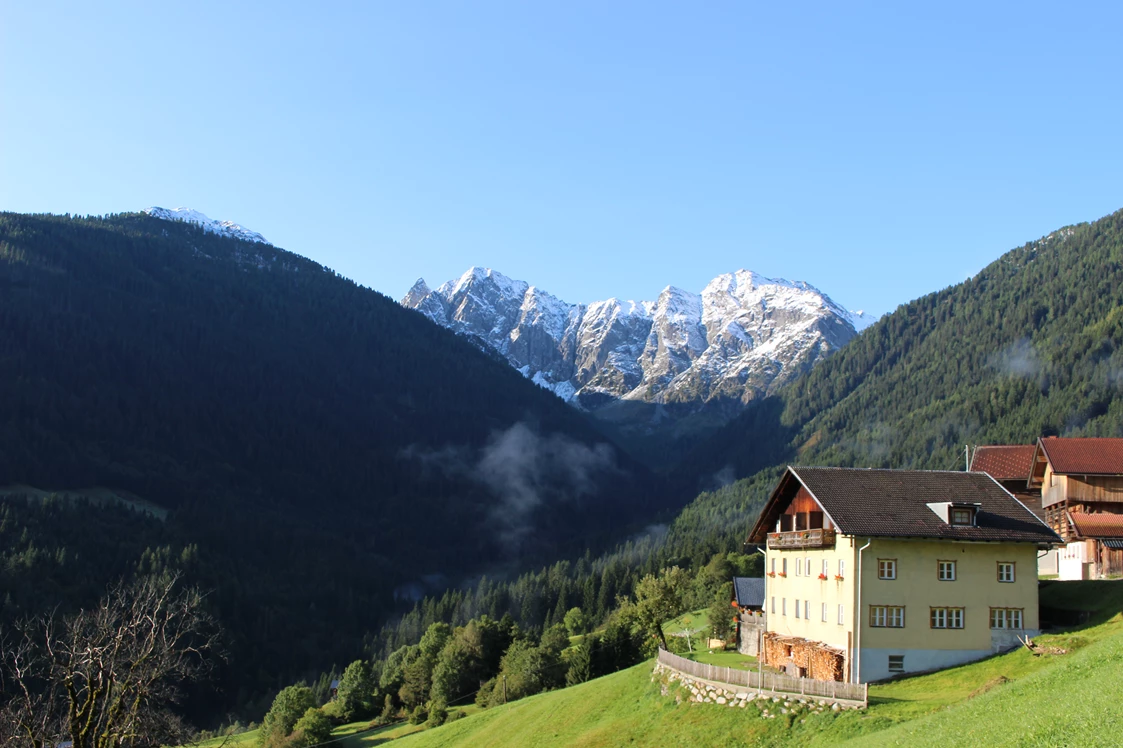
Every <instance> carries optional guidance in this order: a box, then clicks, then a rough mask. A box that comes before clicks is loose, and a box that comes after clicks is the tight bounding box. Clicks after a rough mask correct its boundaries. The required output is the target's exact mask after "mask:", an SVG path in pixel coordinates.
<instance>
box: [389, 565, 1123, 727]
mask: <svg viewBox="0 0 1123 748" xmlns="http://www.w3.org/2000/svg"><path fill="white" fill-rule="evenodd" d="M1041 598H1042V603H1043V604H1044V605H1048V606H1053V607H1060V608H1071V609H1076V610H1089V611H1093V612H1094V616H1093V618H1092V621H1091V622H1090V624H1089V625H1088V626H1086V627H1084V628H1082V629H1079V630H1071V631H1066V632H1061V633H1055V634H1048V635H1043V636H1040V637H1038V638H1037V639H1036V640H1035V643H1036V644H1037V647H1038V652H1039V653H1040V654H1037V655H1035V654H1034V653H1031V652H1030V651H1028V650H1026V649H1024V648H1022V649H1018V650H1015V651H1012V652H1008V653H1006V654H1004V655H1001V656H998V657H992V658H989V659H987V660H983V661H980V662H976V663H972V664H969V665H964V666H961V667H957V668H952V669H949V670H944V671H941V672H939V673H933V674H930V675H923V676H915V677H912V678H904V679H901V680H898V681H894V682H889V683H884V684H880V685H875V686H871V688H870V701H871V703H870V708H869V709H868V710H867V711H865V712H859V711H849V712H842V713H837V714H836V713H831V712H825V713H813V712H811V713H809V712H807V711H806V710H800V711H799V712H798V713H794V714H793V713H790V712H789V713H788V714H775V716H773V717H771V718H762V717H761V714H760V712H759V710H758V708H757V707H756V706H752V705H750V706H749V707H747V708H744V709H738V708H729V707H726V706H717V705H710V704H695V703H689V702H686V701H682V703H676V699H675V698H674V696H675V688H674V687H673V686H672V687H671V688H670V689H669V691H668V694H667V695H663V694H662V693H661V691H662V684H661V683H660V682H658V681H653V680H652V663H651V662H647V663H644V664H641V665H637V666H635V667H633V668H630V669H628V670H624V671H621V672H619V673H615V674H613V675H609V676H605V677H603V678H598V679H597V680H594V681H590V682H589V683H585V684H583V685H581V686H577V687H574V688H568V689H563V690H560V691H554V692H551V693H546V694H540V695H538V696H532V697H530V698H527V699H523V700H522V701H518V702H514V703H512V704H508V705H506V706H502V707H498V708H495V709H489V710H486V711H483V712H480V713H478V714H476V715H474V716H472V717H469V718H467V719H463V720H459V721H457V722H454V723H452V724H449V725H445V726H444V727H440V728H437V729H434V730H426V731H423V732H420V733H417V734H415V735H410V736H408V737H405V738H404V739H402V741H401V745H402V748H425V747H427V746H458V745H471V746H487V747H490V746H494V747H495V748H501V747H506V746H511V747H512V748H513V747H515V746H526V745H535V746H587V747H588V748H595V747H599V746H618V745H634V746H669V745H692V746H709V745H715V746H717V745H720V746H736V745H745V746H749V745H754V746H755V745H763V746H786V745H837V744H840V743H842V744H846V745H855V746H864V745H872V746H883V745H884V746H890V745H910V746H913V745H920V746H923V745H964V746H966V745H980V744H990V745H1009V746H1015V745H1017V746H1026V745H1043V746H1044V745H1049V746H1053V745H1081V746H1084V745H1118V744H1119V739H1118V736H1119V735H1121V734H1123V710H1121V709H1119V708H1118V696H1117V695H1118V694H1119V693H1123V615H1121V614H1120V612H1119V611H1121V610H1123V582H1082V583H1052V584H1048V585H1045V586H1044V587H1043V588H1042V593H1041ZM727 654H729V653H727ZM722 664H724V663H722ZM774 706H775V707H776V709H778V708H779V707H780V706H781V705H774Z"/></svg>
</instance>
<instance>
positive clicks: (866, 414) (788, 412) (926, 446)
mask: <svg viewBox="0 0 1123 748" xmlns="http://www.w3.org/2000/svg"><path fill="white" fill-rule="evenodd" d="M1121 371H1123V211H1120V212H1116V213H1114V214H1112V215H1110V216H1107V217H1105V218H1103V219H1101V220H1098V221H1095V222H1093V223H1088V224H1080V225H1078V226H1071V227H1067V228H1064V229H1061V230H1058V231H1056V232H1054V233H1052V234H1050V235H1049V236H1047V237H1045V238H1043V239H1040V240H1038V241H1034V242H1030V243H1028V244H1026V245H1025V246H1024V247H1021V248H1019V249H1015V250H1013V251H1011V252H1008V253H1006V254H1005V255H1003V256H1002V257H1000V258H999V259H998V260H996V261H995V262H993V263H991V264H990V265H988V266H987V267H986V268H985V269H983V270H982V271H981V272H979V274H978V275H976V276H975V277H973V278H971V279H969V280H967V281H965V282H963V283H961V284H959V285H956V286H952V287H950V288H947V289H944V290H942V291H939V292H936V293H932V294H929V295H928V296H925V297H923V298H920V299H917V300H916V301H913V302H911V303H909V304H906V305H903V306H901V307H900V308H898V309H897V310H896V311H895V312H894V313H892V314H890V315H887V316H886V317H884V318H882V319H881V321H880V322H878V323H877V324H876V325H874V326H873V327H871V328H869V329H868V330H866V331H865V332H864V333H863V334H862V335H860V336H859V337H857V338H855V339H854V340H853V341H852V342H851V343H850V344H849V345H847V346H846V347H845V348H843V349H842V350H841V351H839V353H838V354H836V355H834V356H832V357H830V358H829V359H827V360H826V361H824V362H823V363H822V364H821V365H820V366H817V367H815V368H814V369H813V370H812V371H811V372H809V373H808V374H807V376H805V377H802V378H800V379H798V380H796V381H795V382H793V383H791V384H790V385H788V386H786V387H784V388H782V389H781V390H779V391H778V392H777V393H776V394H775V395H774V396H773V397H770V398H766V399H764V400H761V401H758V402H756V403H753V404H751V405H750V407H749V409H748V410H747V412H746V413H745V414H744V415H742V416H741V417H739V418H738V419H737V420H735V421H733V422H731V423H730V424H729V425H728V426H726V427H724V428H723V429H722V430H721V431H719V432H718V433H717V434H716V435H715V436H714V437H713V438H712V439H708V440H706V441H704V442H703V443H701V444H699V445H698V446H697V448H696V449H695V450H694V451H693V452H692V453H691V454H690V455H689V456H687V458H686V459H684V460H683V462H682V467H681V468H680V470H679V479H680V481H681V482H682V485H683V486H695V487H697V488H699V489H705V488H707V487H710V486H712V485H713V484H714V476H715V475H732V476H735V477H741V478H746V477H747V479H746V480H742V481H740V482H739V483H737V484H734V485H732V486H730V487H728V488H726V489H723V490H719V491H713V492H711V493H703V494H702V495H701V496H700V497H699V498H698V499H697V500H696V501H695V502H694V504H692V505H691V506H690V507H688V508H687V509H686V510H685V511H684V512H683V514H682V515H681V516H680V517H679V519H678V520H677V521H676V523H675V531H676V532H672V536H673V537H674V536H676V534H677V537H678V538H679V542H683V543H692V542H701V541H703V540H707V539H708V540H709V541H712V542H713V543H714V544H715V547H717V546H728V544H730V543H740V542H741V541H742V540H743V534H744V533H745V531H746V528H747V526H748V524H751V519H752V517H753V515H754V513H755V511H756V509H757V508H759V506H760V505H761V503H762V502H763V500H764V499H765V498H766V496H767V492H768V491H769V490H770V489H771V488H772V486H773V485H774V483H775V480H776V478H777V476H778V475H779V471H780V469H782V467H783V466H784V465H786V464H803V465H840V466H855V467H892V468H930V469H958V468H961V467H962V466H963V447H964V445H965V444H987V443H1031V442H1033V440H1035V439H1036V438H1037V437H1038V436H1040V435H1042V434H1046V433H1059V434H1063V435H1073V436H1118V435H1121V434H1123V398H1121V397H1120V393H1121V389H1120V386H1121V382H1123V380H1121V379H1120V376H1119V373H1120V372H1121ZM719 538H720V540H718V539H719Z"/></svg>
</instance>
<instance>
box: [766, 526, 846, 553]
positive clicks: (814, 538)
mask: <svg viewBox="0 0 1123 748" xmlns="http://www.w3.org/2000/svg"><path fill="white" fill-rule="evenodd" d="M834 535H835V532H834V530H824V529H818V530H794V531H792V532H770V533H768V547H769V548H771V549H775V550H786V549H790V548H833V547H834Z"/></svg>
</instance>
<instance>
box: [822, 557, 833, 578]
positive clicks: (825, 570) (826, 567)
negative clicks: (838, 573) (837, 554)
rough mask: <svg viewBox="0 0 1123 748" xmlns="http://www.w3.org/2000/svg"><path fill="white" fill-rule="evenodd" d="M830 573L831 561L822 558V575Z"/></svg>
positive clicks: (825, 575)
mask: <svg viewBox="0 0 1123 748" xmlns="http://www.w3.org/2000/svg"><path fill="white" fill-rule="evenodd" d="M830 573H831V562H830V561H828V560H826V559H825V558H824V559H823V576H824V577H827V576H830Z"/></svg>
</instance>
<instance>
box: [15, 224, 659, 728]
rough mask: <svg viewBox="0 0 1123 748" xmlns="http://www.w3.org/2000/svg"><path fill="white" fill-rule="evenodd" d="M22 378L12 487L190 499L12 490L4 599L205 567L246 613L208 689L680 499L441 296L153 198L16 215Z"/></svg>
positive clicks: (272, 681) (288, 662) (618, 529)
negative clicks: (341, 266) (356, 277)
mask: <svg viewBox="0 0 1123 748" xmlns="http://www.w3.org/2000/svg"><path fill="white" fill-rule="evenodd" d="M0 381H2V382H3V383H4V384H3V387H2V388H0V488H3V487H11V486H15V485H18V484H26V485H30V486H34V487H35V488H38V489H45V490H47V491H52V490H57V491H62V490H71V491H79V492H80V491H81V490H82V489H88V488H92V487H108V488H110V489H115V490H121V491H127V492H130V493H131V494H135V495H136V496H139V497H141V498H142V499H143V500H145V501H147V502H151V503H153V504H156V505H158V506H160V507H163V508H164V509H166V510H168V511H167V518H166V520H164V521H160V520H157V519H154V518H152V517H149V516H146V515H143V514H139V513H136V512H132V511H129V510H127V509H125V508H122V507H113V506H95V505H93V504H89V503H86V502H82V501H71V500H61V499H60V500H55V501H49V502H47V503H46V504H44V503H43V502H42V501H41V500H33V501H31V502H28V501H27V500H21V499H20V498H19V497H18V496H19V494H18V491H16V492H15V493H11V492H10V495H9V500H8V501H6V502H5V503H4V504H2V505H0V509H2V511H3V512H4V513H3V515H0V536H2V538H3V544H2V545H0V554H2V556H3V558H2V561H3V566H2V567H0V589H2V593H0V599H2V600H3V609H2V610H0V615H2V616H3V617H4V618H6V619H11V618H13V617H15V616H18V615H22V614H25V613H29V612H35V611H37V610H43V609H47V608H50V607H53V606H55V605H58V604H61V605H63V606H64V607H74V606H80V605H84V604H87V603H89V602H90V601H92V600H95V599H96V598H97V596H98V595H100V594H101V593H103V592H104V588H105V585H106V584H107V583H108V582H110V581H112V580H113V579H114V578H116V577H119V576H127V575H130V574H134V573H137V572H141V573H147V572H151V571H160V570H162V569H165V568H169V567H175V568H184V569H185V571H186V572H187V574H188V576H187V581H188V582H190V583H192V584H197V585H199V586H200V587H202V588H203V589H206V590H211V591H212V592H211V593H210V598H209V600H210V604H211V605H212V606H213V608H214V610H215V612H216V613H217V615H218V617H219V619H220V620H221V622H222V624H223V626H224V628H225V630H226V641H225V644H226V650H227V654H228V661H227V663H226V665H225V667H224V669H223V670H222V672H221V673H220V678H219V681H218V682H217V683H216V684H214V687H215V689H216V690H215V694H216V700H214V701H213V703H209V704H208V707H214V708H223V709H225V708H232V707H234V706H235V705H238V704H245V703H248V702H251V701H253V700H254V699H255V698H271V695H272V692H273V691H275V690H276V687H277V684H279V683H283V682H285V681H286V680H287V679H288V678H291V677H292V675H294V674H298V673H302V672H309V671H312V670H314V669H315V668H318V667H322V666H323V663H325V662H331V661H333V660H335V659H337V658H338V659H340V660H342V659H344V658H347V659H350V658H351V657H352V656H353V654H354V652H355V651H357V650H359V649H360V648H361V639H362V637H363V635H364V633H365V632H369V631H372V630H376V629H377V628H378V627H379V626H380V625H381V624H382V622H383V621H384V620H386V618H387V617H388V616H390V615H392V614H393V613H394V611H395V610H398V609H400V607H401V605H402V604H403V602H404V603H405V604H406V605H408V604H409V602H410V600H411V599H412V597H413V596H415V595H417V594H418V593H420V592H423V591H425V590H439V589H442V588H444V587H445V586H448V585H450V584H451V585H455V584H459V583H460V582H461V581H462V580H464V579H465V578H471V577H473V576H477V575H479V574H481V573H484V572H491V573H496V572H507V571H510V570H515V571H517V570H518V569H520V568H531V567H532V566H534V565H538V564H543V563H546V562H549V561H551V560H553V559H555V558H558V557H564V556H566V555H573V556H576V555H579V554H580V553H582V552H583V551H585V550H586V549H588V548H593V549H604V548H608V547H611V544H612V543H613V542H616V541H617V540H619V539H620V538H621V537H624V536H625V534H626V533H627V532H630V531H631V528H632V527H633V526H642V521H643V519H644V518H645V517H648V516H650V515H653V514H655V513H657V512H659V511H660V510H662V509H665V508H666V507H668V506H669V500H670V499H669V496H668V494H667V492H666V491H664V490H663V489H662V488H661V487H660V485H658V484H657V483H656V482H655V481H654V480H653V479H652V478H651V477H650V476H649V474H648V473H647V471H646V470H645V469H644V468H642V467H640V466H639V465H638V464H637V463H635V462H634V461H632V460H631V459H630V458H629V457H628V456H627V455H626V454H625V453H623V452H621V451H620V450H618V449H617V448H615V447H614V446H613V445H612V444H611V443H610V442H608V441H607V440H606V439H605V438H604V437H603V436H602V435H601V434H599V433H598V432H597V431H595V430H594V429H593V427H592V426H591V425H589V424H588V423H587V421H586V420H585V419H584V418H583V417H582V416H581V415H580V414H579V413H577V412H576V411H574V410H573V409H571V408H569V407H568V406H566V405H565V404H564V403H563V402H562V401H560V400H558V399H557V398H555V397H554V396H553V395H551V394H549V393H547V392H545V391H544V390H542V389H540V388H538V387H537V386H535V385H534V384H532V383H531V382H529V381H527V380H526V379H524V378H523V377H522V376H521V375H519V374H518V373H517V372H515V371H513V370H511V369H510V367H508V366H507V365H506V364H505V363H503V362H501V361H499V360H496V359H495V358H493V357H491V356H489V355H487V354H485V353H483V352H481V351H480V350H479V349H478V348H476V347H475V346H473V345H471V344H470V343H469V342H466V341H465V340H463V339H461V338H458V337H457V336H455V335H454V334H452V333H450V332H448V331H445V330H442V329H440V328H438V327H436V326H435V325H433V324H431V323H430V322H429V321H428V320H426V319H424V318H423V317H422V316H421V315H419V314H417V313H415V312H412V311H408V310H405V309H403V308H401V307H400V306H399V305H398V304H396V303H395V302H394V301H392V300H391V299H389V298H387V297H385V296H383V295H381V294H379V293H376V292H374V291H372V290H370V289H368V288H364V287H361V286H359V285H356V284H355V283H353V282H351V281H349V280H347V279H345V278H342V277H340V276H339V275H337V274H336V273H334V272H332V271H331V270H329V269H327V268H324V267H322V266H320V265H318V264H316V263H314V262H311V261H309V260H306V259H304V258H302V257H299V256H297V255H294V254H291V253H289V252H286V251H283V250H280V249H277V248H274V247H272V246H268V245H264V244H256V243H250V242H244V241H239V240H235V239H230V238H225V237H217V236H214V235H209V234H205V233H204V232H203V231H202V230H201V229H198V228H197V227H194V226H192V225H188V224H182V223H171V222H167V221H161V220H158V219H154V218H151V217H148V216H144V215H137V214H123V215H117V216H109V217H105V218H76V217H69V216H46V215H35V216H29V215H15V214H0ZM13 496H14V497H15V498H12V497H13ZM396 598H397V599H396Z"/></svg>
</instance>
